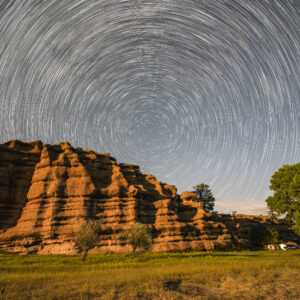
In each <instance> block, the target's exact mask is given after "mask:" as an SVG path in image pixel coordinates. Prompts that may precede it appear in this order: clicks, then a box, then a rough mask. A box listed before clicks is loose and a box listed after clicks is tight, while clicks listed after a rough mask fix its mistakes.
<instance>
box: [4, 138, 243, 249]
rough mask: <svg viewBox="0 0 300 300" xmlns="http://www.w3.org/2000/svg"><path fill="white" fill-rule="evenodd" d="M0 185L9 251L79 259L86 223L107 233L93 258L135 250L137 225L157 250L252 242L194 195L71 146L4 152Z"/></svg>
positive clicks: (8, 146) (8, 147) (15, 147)
mask: <svg viewBox="0 0 300 300" xmlns="http://www.w3.org/2000/svg"><path fill="white" fill-rule="evenodd" d="M0 185H1V186H0V250H2V251H7V252H14V253H39V254H47V253H74V252H75V251H76V250H75V248H74V243H73V238H74V233H75V232H76V231H77V230H78V228H79V226H80V224H81V223H82V222H83V221H84V220H86V219H94V220H99V222H100V224H101V227H102V228H101V230H102V231H101V237H100V239H99V244H98V246H97V247H96V248H95V249H94V250H93V251H94V252H108V251H109V252H114V251H116V252H122V251H129V250H130V249H129V247H128V246H127V245H125V244H124V241H122V238H121V236H122V234H123V232H124V231H125V230H127V229H129V228H130V227H131V226H132V225H133V224H134V223H135V222H141V223H144V224H147V226H148V227H149V229H150V230H151V232H152V234H153V240H154V243H153V246H152V250H153V251H167V250H185V249H207V250H209V249H212V248H213V247H216V245H220V246H222V247H226V245H232V244H233V245H240V244H243V243H246V242H247V236H246V230H245V228H246V227H247V226H248V225H246V223H247V222H246V223H245V222H244V223H243V222H237V221H236V220H233V219H228V217H226V216H225V215H223V216H222V215H217V214H214V215H211V214H208V213H206V212H204V210H203V208H202V206H201V204H200V203H197V202H195V201H194V200H195V197H196V195H195V194H194V193H191V192H184V193H182V194H181V196H179V195H178V194H177V190H176V188H175V187H174V186H172V185H168V184H165V183H162V182H160V181H158V180H156V178H155V177H154V176H153V175H151V174H147V175H144V174H142V173H141V172H140V170H139V167H138V166H136V165H131V164H117V162H116V160H115V159H114V158H112V157H110V156H109V154H107V153H97V152H94V151H91V150H83V149H81V148H76V149H75V148H73V147H72V146H71V145H70V144H69V143H67V142H64V143H60V144H59V145H45V144H43V143H42V142H41V141H36V142H31V143H22V142H20V141H10V142H7V143H5V144H3V145H0ZM230 218H232V217H231V216H230Z"/></svg>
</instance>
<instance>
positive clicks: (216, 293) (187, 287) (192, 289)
mask: <svg viewBox="0 0 300 300" xmlns="http://www.w3.org/2000/svg"><path fill="white" fill-rule="evenodd" d="M164 287H165V288H166V289H169V290H172V291H176V292H178V293H181V294H184V295H186V296H204V297H207V298H212V297H213V298H214V299H218V298H219V297H221V296H222V295H224V290H222V289H218V288H210V287H208V286H205V285H203V284H197V283H187V282H182V281H181V280H180V279H178V280H169V281H166V282H165V283H164Z"/></svg>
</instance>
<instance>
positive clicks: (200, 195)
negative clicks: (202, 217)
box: [193, 183, 216, 212]
mask: <svg viewBox="0 0 300 300" xmlns="http://www.w3.org/2000/svg"><path fill="white" fill-rule="evenodd" d="M193 189H194V190H193V192H194V193H196V194H197V198H196V201H197V202H201V203H203V209H204V210H205V211H206V212H211V211H213V210H214V206H215V200H216V199H215V197H214V195H213V193H212V192H211V190H210V188H209V185H207V184H205V183H201V184H198V185H196V186H193Z"/></svg>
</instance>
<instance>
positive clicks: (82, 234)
mask: <svg viewBox="0 0 300 300" xmlns="http://www.w3.org/2000/svg"><path fill="white" fill-rule="evenodd" d="M99 234H100V224H99V223H98V222H96V221H91V220H89V221H85V222H84V223H82V224H81V226H80V227H79V230H78V232H77V233H76V235H75V239H74V242H75V245H76V247H77V248H78V249H79V252H80V253H82V260H83V261H84V260H85V259H86V256H87V253H88V251H89V250H91V249H93V248H94V247H95V246H96V244H97V242H98V240H99Z"/></svg>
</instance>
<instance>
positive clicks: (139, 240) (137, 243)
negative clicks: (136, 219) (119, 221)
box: [122, 223, 152, 253]
mask: <svg viewBox="0 0 300 300" xmlns="http://www.w3.org/2000/svg"><path fill="white" fill-rule="evenodd" d="M122 238H123V239H124V240H126V241H127V243H128V244H129V245H130V246H131V247H132V252H133V253H136V250H137V249H138V248H142V249H144V250H146V249H149V248H150V246H151V244H152V237H151V234H150V233H149V231H148V229H147V226H146V225H145V224H141V223H135V224H134V226H133V227H132V228H131V229H130V230H129V231H127V232H126V233H125V234H124V235H123V237H122Z"/></svg>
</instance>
